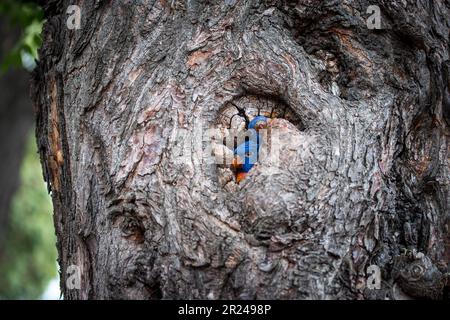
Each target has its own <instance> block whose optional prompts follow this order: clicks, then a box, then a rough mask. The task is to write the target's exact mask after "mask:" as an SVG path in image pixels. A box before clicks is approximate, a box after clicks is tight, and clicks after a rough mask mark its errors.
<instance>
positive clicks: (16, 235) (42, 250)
mask: <svg viewBox="0 0 450 320" xmlns="http://www.w3.org/2000/svg"><path fill="white" fill-rule="evenodd" d="M36 150H37V146H36V142H35V137H34V134H30V137H29V139H28V142H27V146H26V153H25V157H24V160H23V163H22V167H21V172H20V178H21V185H20V187H19V190H18V191H17V193H16V194H15V196H14V198H13V200H12V204H11V213H10V225H9V229H8V232H7V235H6V242H5V251H4V255H3V256H2V260H1V261H0V298H1V299H36V298H39V297H40V296H41V295H42V293H43V291H44V289H45V288H46V286H47V284H48V283H49V281H50V280H51V279H53V278H54V277H56V275H57V265H56V256H57V253H56V244H55V243H56V237H55V229H54V227H53V217H52V212H53V210H52V203H51V200H50V197H49V195H48V193H47V188H46V186H45V183H44V181H43V179H42V169H41V165H40V161H39V156H38V154H37V151H36Z"/></svg>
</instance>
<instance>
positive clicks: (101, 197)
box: [33, 0, 450, 299]
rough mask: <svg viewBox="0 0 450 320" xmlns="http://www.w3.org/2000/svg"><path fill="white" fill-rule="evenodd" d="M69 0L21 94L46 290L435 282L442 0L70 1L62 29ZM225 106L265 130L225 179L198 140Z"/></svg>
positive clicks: (443, 81) (444, 178) (440, 274)
mask: <svg viewBox="0 0 450 320" xmlns="http://www.w3.org/2000/svg"><path fill="white" fill-rule="evenodd" d="M69 4H72V3H69V1H50V2H49V3H47V4H46V5H45V12H46V17H47V22H46V24H45V27H44V32H43V36H44V46H43V48H42V50H41V52H40V57H41V60H40V62H39V67H38V69H37V71H36V72H35V74H34V94H33V98H34V100H35V105H36V110H37V138H38V145H39V150H40V154H41V157H42V163H43V168H44V173H45V179H46V181H47V182H48V185H49V188H50V189H51V192H52V196H53V203H54V208H55V226H56V231H57V235H58V250H59V262H60V266H61V272H62V273H61V276H62V277H61V285H62V289H63V293H64V296H65V298H68V299H88V298H105V299H112V298H117V299H129V298H142V299H158V298H165V299H170V298H207V299H230V298H240V299H244V298H248V299H253V298H256V299H265V298H275V299H312V298H321V299H355V298H359V299H384V298H391V299H400V298H442V297H443V296H444V294H445V290H446V289H445V288H446V272H447V271H448V269H447V268H448V263H449V258H450V257H449V233H448V226H447V221H448V210H449V200H450V198H449V174H450V172H449V139H448V137H449V125H450V105H449V103H450V96H449V67H450V64H449V56H448V49H449V25H450V20H449V17H450V10H449V4H448V2H447V1H425V0H418V1H410V0H404V1H384V0H373V1H365V0H354V1H351V0H349V1H310V0H308V1H307V0H304V1H269V0H268V1H256V0H254V1H251V0H226V1H222V0H221V1H196V0H191V1H163V0H146V1H144V0H142V1H113V0H111V1H80V2H79V3H78V5H79V6H80V8H81V17H82V20H81V29H80V30H70V29H68V28H66V19H67V18H68V15H67V14H66V8H67V6H68V5H69ZM369 5H378V6H379V8H380V9H381V29H378V30H370V29H369V28H368V27H367V24H366V20H367V18H368V16H369V15H368V14H367V13H366V12H367V8H368V6H369ZM230 105H231V106H234V107H235V108H237V109H239V110H241V111H240V112H241V113H240V116H243V115H244V114H245V115H246V116H247V117H249V118H251V115H250V116H249V115H248V114H250V113H251V112H252V111H251V110H254V109H264V108H267V106H271V107H270V109H275V114H276V115H277V116H276V118H277V121H276V122H277V123H278V127H279V129H280V139H279V143H278V145H277V146H278V147H279V150H280V156H279V159H278V161H261V162H260V163H258V164H257V165H256V166H255V167H254V168H253V169H252V170H251V171H250V173H249V174H248V176H247V178H246V179H245V180H244V181H243V182H242V183H241V184H239V185H237V184H236V183H234V181H228V180H227V179H226V176H227V173H229V172H227V170H228V169H226V168H223V167H220V166H217V165H215V164H210V163H209V162H207V161H204V157H203V156H204V154H202V150H203V149H202V148H203V144H202V143H201V141H200V143H199V133H198V131H201V130H202V129H203V130H204V129H205V128H207V127H210V126H215V125H219V124H220V122H221V119H222V118H223V116H224V114H226V112H228V111H227V110H229V109H228V108H229V106H230ZM285 109H288V111H287V114H291V118H289V117H287V116H285V114H286V112H285ZM282 110H284V111H283V112H281V111H282ZM243 118H244V119H245V116H243ZM190 147H193V148H190ZM70 265H76V266H78V267H79V268H80V271H81V280H82V281H81V288H80V289H71V288H69V287H68V286H66V280H67V279H68V274H66V270H67V268H68V267H69V266H70ZM370 265H376V266H378V267H379V268H380V270H381V278H382V283H381V288H380V289H378V290H376V289H373V288H372V289H371V286H368V285H367V278H368V274H367V268H368V266H370Z"/></svg>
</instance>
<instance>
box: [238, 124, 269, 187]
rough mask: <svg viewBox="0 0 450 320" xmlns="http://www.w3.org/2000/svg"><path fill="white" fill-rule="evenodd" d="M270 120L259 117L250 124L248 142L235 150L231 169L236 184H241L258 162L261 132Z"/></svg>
mask: <svg viewBox="0 0 450 320" xmlns="http://www.w3.org/2000/svg"><path fill="white" fill-rule="evenodd" d="M267 123H268V118H267V117H265V116H257V117H255V118H253V120H252V121H250V123H249V124H248V140H247V141H245V142H244V143H241V144H240V145H239V146H237V148H236V149H234V155H235V157H234V159H233V162H232V164H231V168H232V170H233V172H234V174H235V176H236V182H237V183H239V182H241V181H242V180H243V179H244V178H245V176H246V175H247V173H248V172H249V171H250V169H251V168H253V166H254V165H255V163H256V161H257V160H258V155H259V148H260V146H261V137H260V135H259V130H260V129H264V128H267Z"/></svg>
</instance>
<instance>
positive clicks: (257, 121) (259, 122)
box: [248, 116, 269, 131]
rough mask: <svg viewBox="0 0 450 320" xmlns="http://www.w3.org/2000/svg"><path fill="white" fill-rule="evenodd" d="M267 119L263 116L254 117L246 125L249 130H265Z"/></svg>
mask: <svg viewBox="0 0 450 320" xmlns="http://www.w3.org/2000/svg"><path fill="white" fill-rule="evenodd" d="M268 121H269V119H268V118H267V117H265V116H256V117H254V118H253V120H252V121H250V123H249V124H248V128H249V129H255V130H256V131H258V130H260V129H265V128H267V125H268Z"/></svg>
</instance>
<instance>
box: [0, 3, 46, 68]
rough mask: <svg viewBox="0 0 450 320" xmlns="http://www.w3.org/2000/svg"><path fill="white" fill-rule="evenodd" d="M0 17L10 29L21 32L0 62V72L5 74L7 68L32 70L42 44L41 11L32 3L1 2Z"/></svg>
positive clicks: (42, 19) (42, 17)
mask: <svg viewBox="0 0 450 320" xmlns="http://www.w3.org/2000/svg"><path fill="white" fill-rule="evenodd" d="M0 17H1V18H6V19H7V20H8V22H9V25H10V27H20V28H21V30H22V35H21V37H20V39H19V41H18V42H17V44H16V45H15V47H14V48H13V49H12V50H11V51H10V52H8V53H7V54H6V56H5V57H4V58H3V61H1V62H0V72H5V71H6V70H7V69H8V68H9V67H24V68H25V69H27V70H31V69H33V68H34V66H35V62H34V60H35V59H37V58H38V49H39V47H40V46H41V44H42V40H41V31H42V25H43V22H44V16H43V12H42V9H41V8H40V7H39V6H38V5H37V4H35V3H32V2H26V1H18V0H1V2H0Z"/></svg>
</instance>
